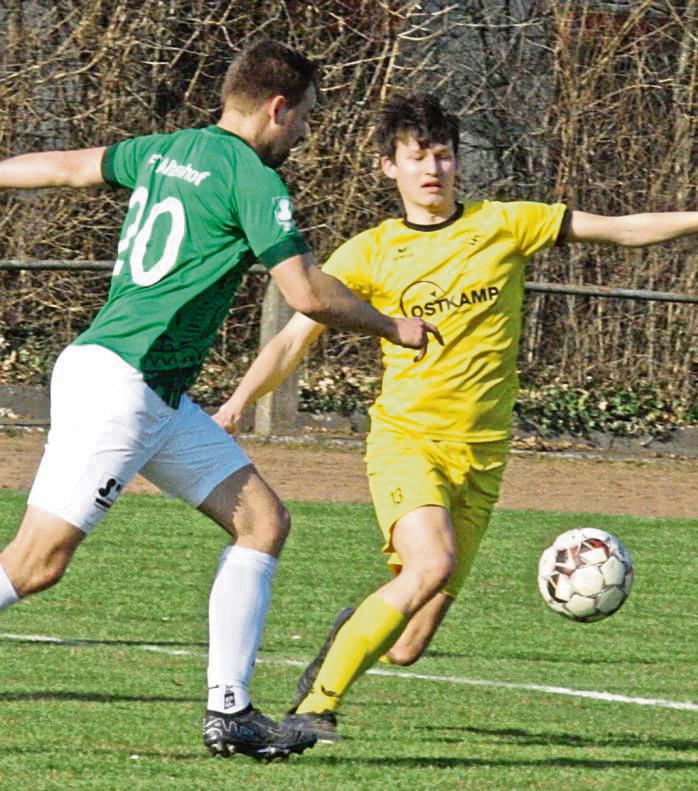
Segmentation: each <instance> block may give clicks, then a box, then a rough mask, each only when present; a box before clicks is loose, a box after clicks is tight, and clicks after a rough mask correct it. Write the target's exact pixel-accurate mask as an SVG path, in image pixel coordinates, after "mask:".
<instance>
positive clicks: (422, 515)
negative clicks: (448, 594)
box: [391, 505, 457, 574]
mask: <svg viewBox="0 0 698 791" xmlns="http://www.w3.org/2000/svg"><path fill="white" fill-rule="evenodd" d="M391 538H392V545H393V547H394V549H395V552H396V553H397V554H398V555H399V556H400V560H401V562H402V568H403V572H402V573H405V572H406V571H415V572H416V573H420V572H427V571H433V572H434V573H438V572H439V570H441V571H443V570H447V572H448V573H449V574H450V573H451V571H452V570H453V566H454V565H455V561H456V551H457V550H456V539H455V535H454V530H453V523H452V521H451V514H450V513H449V511H448V510H447V509H446V508H444V507H443V506H441V505H422V506H419V507H418V508H415V509H413V510H412V511H409V512H408V513H406V514H405V515H404V516H402V517H400V519H398V521H397V522H396V523H395V524H394V525H393V529H392V536H391Z"/></svg>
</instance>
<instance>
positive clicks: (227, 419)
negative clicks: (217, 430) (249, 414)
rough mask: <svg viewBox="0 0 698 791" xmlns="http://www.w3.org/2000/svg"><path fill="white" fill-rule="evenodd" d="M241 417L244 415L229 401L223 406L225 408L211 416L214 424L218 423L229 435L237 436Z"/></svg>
mask: <svg viewBox="0 0 698 791" xmlns="http://www.w3.org/2000/svg"><path fill="white" fill-rule="evenodd" d="M241 417H242V415H241V414H240V412H239V411H238V410H237V408H236V407H235V406H234V405H232V404H231V403H230V402H229V401H227V402H226V403H225V404H223V406H221V407H220V408H219V409H218V411H217V412H215V413H214V414H213V415H211V418H212V419H213V421H214V423H218V425H219V426H220V427H221V428H222V429H223V430H224V431H227V432H228V434H237V432H238V431H239V429H240V418H241Z"/></svg>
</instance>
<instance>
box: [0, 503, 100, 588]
mask: <svg viewBox="0 0 698 791" xmlns="http://www.w3.org/2000/svg"><path fill="white" fill-rule="evenodd" d="M84 538H85V533H84V532H83V531H82V530H79V529H78V528H77V527H76V526H75V525H72V524H70V523H69V522H66V521H65V520H64V519H61V518H60V517H57V516H54V515H53V514H50V513H48V512H46V511H43V510H42V509H40V508H36V507H35V506H29V507H28V508H27V510H26V512H25V514H24V518H23V519H22V523H21V524H20V526H19V529H18V530H17V532H16V534H15V536H14V538H13V539H12V541H10V543H9V544H8V545H7V546H6V547H5V548H4V549H3V551H2V552H1V553H0V563H2V566H3V568H4V569H5V572H6V573H7V575H8V576H9V578H10V580H11V582H12V585H13V587H14V589H15V591H16V592H17V594H18V595H19V596H26V595H27V594H29V593H34V592H36V591H38V590H42V589H43V588H47V587H49V586H50V585H53V584H54V583H55V582H57V581H58V580H59V579H60V578H61V576H62V575H63V573H64V571H65V569H66V568H67V566H68V563H69V562H70V559H71V558H72V556H73V553H74V552H75V550H76V549H77V548H78V546H79V544H80V543H81V541H82V540H83V539H84Z"/></svg>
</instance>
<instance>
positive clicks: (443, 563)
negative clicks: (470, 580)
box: [419, 553, 456, 596]
mask: <svg viewBox="0 0 698 791" xmlns="http://www.w3.org/2000/svg"><path fill="white" fill-rule="evenodd" d="M455 566H456V559H455V557H454V555H452V554H450V553H443V554H440V555H438V556H435V557H433V558H430V559H429V560H428V561H427V562H425V563H424V564H423V565H422V567H421V568H420V573H419V577H420V587H421V588H422V590H423V591H424V593H425V594H428V595H430V596H431V595H433V594H434V593H437V592H438V591H440V590H441V589H442V588H443V587H444V585H445V584H446V583H447V582H448V579H449V577H450V576H451V574H452V573H453V570H454V569H455Z"/></svg>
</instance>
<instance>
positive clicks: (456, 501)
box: [366, 427, 509, 597]
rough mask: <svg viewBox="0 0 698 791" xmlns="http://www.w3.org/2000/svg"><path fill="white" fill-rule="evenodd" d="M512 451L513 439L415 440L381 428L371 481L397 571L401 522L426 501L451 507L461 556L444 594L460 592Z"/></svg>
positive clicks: (369, 460) (369, 456) (370, 453)
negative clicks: (396, 530)
mask: <svg viewBox="0 0 698 791" xmlns="http://www.w3.org/2000/svg"><path fill="white" fill-rule="evenodd" d="M508 452H509V443H508V441H507V440H500V441H497V442H473V443H465V442H451V441H447V440H433V439H425V438H419V439H418V438H415V437H411V436H409V435H407V434H403V433H401V432H399V431H394V430H391V429H386V428H384V427H381V428H380V429H379V430H375V431H372V432H371V434H370V435H369V437H368V440H367V443H366V466H367V472H368V484H369V488H370V490H371V496H372V498H373V506H374V508H375V511H376V518H377V519H378V524H379V526H380V528H381V530H382V532H383V536H384V538H385V544H384V546H383V552H384V553H385V554H386V555H388V558H387V563H388V565H389V566H390V567H391V569H392V570H393V571H398V570H399V569H400V567H401V566H402V561H401V560H400V556H399V555H398V554H397V552H395V550H394V548H393V546H392V531H393V526H394V525H395V523H396V522H397V521H398V520H399V519H401V518H402V517H403V516H405V514H407V513H409V512H410V511H413V510H414V509H415V508H420V507H421V506H424V505H440V506H443V507H444V508H446V509H447V510H448V512H449V513H450V515H451V521H452V522H453V528H454V531H455V536H456V547H457V553H458V556H457V560H456V568H455V569H454V571H453V574H452V575H451V577H450V579H449V581H448V583H447V584H446V586H445V588H444V592H445V593H448V594H449V595H450V596H454V597H455V596H456V594H457V593H458V591H459V590H460V589H461V587H462V586H463V583H464V582H465V579H466V577H467V576H468V573H469V572H470V567H471V566H472V564H473V560H474V558H475V554H476V553H477V549H478V546H479V545H480V541H481V539H482V537H483V535H484V534H485V530H487V525H488V524H489V520H490V515H491V513H492V509H493V507H494V505H495V503H496V502H497V499H498V497H499V487H500V484H501V481H502V474H503V473H504V467H505V465H506V460H507V455H508Z"/></svg>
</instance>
